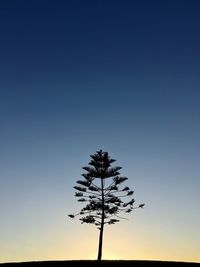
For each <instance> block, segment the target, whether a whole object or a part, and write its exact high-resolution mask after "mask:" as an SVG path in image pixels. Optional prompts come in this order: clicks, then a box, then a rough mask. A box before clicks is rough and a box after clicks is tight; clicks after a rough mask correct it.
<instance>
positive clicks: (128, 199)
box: [68, 150, 144, 260]
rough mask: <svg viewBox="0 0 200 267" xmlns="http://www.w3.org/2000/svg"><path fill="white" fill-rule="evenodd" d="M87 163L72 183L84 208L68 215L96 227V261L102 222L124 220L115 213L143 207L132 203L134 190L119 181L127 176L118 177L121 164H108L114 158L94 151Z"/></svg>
mask: <svg viewBox="0 0 200 267" xmlns="http://www.w3.org/2000/svg"><path fill="white" fill-rule="evenodd" d="M90 157H91V161H90V162H89V166H87V167H83V170H84V171H85V172H84V173H83V174H82V177H83V179H82V180H78V181H77V182H76V183H77V185H76V186H74V189H75V190H76V191H75V197H77V198H78V201H79V202H85V204H86V205H85V207H83V208H82V209H81V211H80V212H79V213H77V214H69V215H68V216H69V217H70V218H72V219H73V218H75V217H76V216H80V221H81V223H82V224H83V223H89V224H94V225H96V226H97V228H98V229H99V230H100V235H99V247H98V257H97V259H98V260H101V257H102V244H103V231H104V225H106V224H108V225H112V224H115V223H117V222H119V221H120V219H124V218H123V217H120V216H119V213H122V212H124V213H130V212H132V211H133V210H134V209H137V208H143V207H144V204H140V205H138V206H134V203H135V200H134V198H133V194H134V191H132V190H131V189H130V188H129V187H128V186H124V187H122V184H123V183H124V182H125V181H126V180H127V179H128V178H127V177H124V176H120V172H119V170H121V169H122V168H121V167H118V166H114V167H111V164H112V163H114V162H115V161H116V160H114V159H112V158H110V156H109V155H108V152H103V151H102V150H99V151H97V152H96V153H95V154H94V155H90Z"/></svg>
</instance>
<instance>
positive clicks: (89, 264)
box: [0, 260, 200, 267]
mask: <svg viewBox="0 0 200 267" xmlns="http://www.w3.org/2000/svg"><path fill="white" fill-rule="evenodd" d="M51 266H52V267H54V266H58V267H75V266H78V267H95V266H97V267H98V266H104V267H109V266H111V267H120V266H125V267H141V266H146V267H153V266H155V267H168V266H169V267H200V263H194V262H175V261H142V260H140V261H136V260H102V261H96V260H70V261H33V262H13V263H0V267H51Z"/></svg>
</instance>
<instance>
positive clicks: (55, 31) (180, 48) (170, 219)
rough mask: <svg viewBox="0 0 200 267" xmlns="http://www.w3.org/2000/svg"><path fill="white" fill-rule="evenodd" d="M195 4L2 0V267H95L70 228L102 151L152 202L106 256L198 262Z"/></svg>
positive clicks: (85, 236)
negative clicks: (33, 263)
mask: <svg viewBox="0 0 200 267" xmlns="http://www.w3.org/2000/svg"><path fill="white" fill-rule="evenodd" d="M199 14H200V2H199V1H198V0H196V1H195V0H187V1H185V0H183V1H181V0H180V1H178V0H173V1H172V0H165V1H161V0H160V1H158V0H157V1H156V0H152V1H147V0H146V1H145V0H142V1H129V0H123V1H122V0H109V1H108V0H102V1H91V0H90V1H76V0H71V1H64V0H63V1H61V0H56V1H50V0H49V1H47V0H40V1H39V0H34V1H33V0H29V1H25V0H18V1H16V0H7V1H6V0H3V1H0V38H1V41H0V133H1V138H0V214H1V219H0V262H8V261H24V260H45V259H87V258H96V252H97V243H98V231H97V230H96V229H95V228H93V227H92V226H89V227H88V226H85V225H80V224H79V223H78V222H74V223H73V222H71V221H70V220H68V219H67V214H68V213H72V212H73V211H78V210H79V208H80V206H79V205H78V204H77V203H76V199H75V198H74V197H73V194H74V192H73V186H74V185H75V182H76V180H77V179H79V178H80V177H81V176H80V175H81V173H82V170H81V167H82V166H85V165H87V163H88V161H89V155H90V154H92V153H94V152H95V151H96V150H98V149H101V148H102V149H103V150H105V151H108V152H109V153H110V155H111V157H113V158H115V159H116V160H117V164H118V165H121V166H122V167H123V169H122V174H123V175H126V176H128V178H129V180H128V181H127V185H129V186H130V187H131V188H133V189H134V190H135V194H136V195H135V199H136V202H138V203H140V202H145V203H146V207H145V209H144V210H138V211H136V212H135V213H134V214H133V215H131V216H129V218H130V220H129V221H123V222H121V223H120V224H118V225H116V226H112V227H110V228H108V229H107V230H106V233H105V243H104V254H103V257H104V258H114V259H161V260H183V261H198V262H200V256H199V251H200V231H199V225H200V215H199V204H200V194H199V188H200V177H199V176H200V138H199V136H200V31H199V29H200V16H199Z"/></svg>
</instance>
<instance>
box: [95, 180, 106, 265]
mask: <svg viewBox="0 0 200 267" xmlns="http://www.w3.org/2000/svg"><path fill="white" fill-rule="evenodd" d="M103 190H104V180H103V178H101V197H102V214H101V227H100V234H99V248H98V257H97V260H98V261H100V260H101V257H102V245H103V230H104V218H105V212H104V191H103Z"/></svg>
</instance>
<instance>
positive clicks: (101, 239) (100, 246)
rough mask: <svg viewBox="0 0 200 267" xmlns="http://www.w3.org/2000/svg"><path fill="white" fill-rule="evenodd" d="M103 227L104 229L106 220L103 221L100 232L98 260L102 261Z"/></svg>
mask: <svg viewBox="0 0 200 267" xmlns="http://www.w3.org/2000/svg"><path fill="white" fill-rule="evenodd" d="M103 229H104V222H103V223H101V228H100V234H99V249H98V257H97V260H98V261H100V260H101V257H102V245H103Z"/></svg>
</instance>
